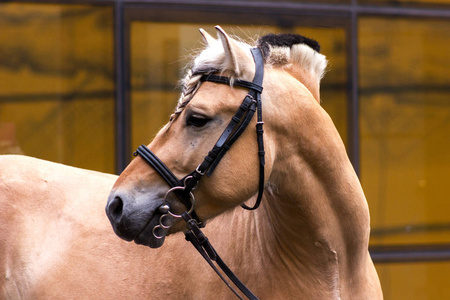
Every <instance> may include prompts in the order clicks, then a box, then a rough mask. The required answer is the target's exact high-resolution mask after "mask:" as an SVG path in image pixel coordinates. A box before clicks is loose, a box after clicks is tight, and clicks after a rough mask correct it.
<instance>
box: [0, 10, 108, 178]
mask: <svg viewBox="0 0 450 300" xmlns="http://www.w3.org/2000/svg"><path fill="white" fill-rule="evenodd" d="M112 19H113V11H112V9H111V8H109V7H105V6H102V7H94V6H87V5H49V4H22V3H12V4H0V85H1V88H0V153H3V154H4V153H22V154H26V155H30V156H35V157H38V158H42V159H46V160H51V161H56V162H61V163H65V164H69V165H73V166H78V167H83V168H89V169H95V170H99V171H106V172H114V151H113V149H114V76H113V67H114V66H113V62H114V57H113V50H114V48H113V24H112ZM104 149H108V151H104ZM99 153H101V155H97V154H99Z"/></svg>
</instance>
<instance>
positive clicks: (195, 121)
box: [186, 114, 211, 127]
mask: <svg viewBox="0 0 450 300" xmlns="http://www.w3.org/2000/svg"><path fill="white" fill-rule="evenodd" d="M209 121H211V119H209V118H207V117H205V116H202V115H196V114H192V115H190V116H188V117H187V119H186V125H188V126H189V125H190V126H195V127H203V126H205V125H206V123H208V122H209Z"/></svg>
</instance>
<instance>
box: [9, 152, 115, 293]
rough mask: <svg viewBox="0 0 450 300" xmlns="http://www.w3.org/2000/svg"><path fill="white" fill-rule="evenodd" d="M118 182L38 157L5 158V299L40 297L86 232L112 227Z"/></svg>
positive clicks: (95, 232) (68, 260) (68, 261)
mask: <svg viewBox="0 0 450 300" xmlns="http://www.w3.org/2000/svg"><path fill="white" fill-rule="evenodd" d="M114 181H115V176H112V175H106V174H102V173H98V172H93V171H87V170H82V169H78V168H73V167H68V166H65V165H61V164H57V163H52V162H48V161H43V160H39V159H35V158H30V157H25V156H16V155H4V156H0V299H4V298H6V299H21V298H22V299H23V298H39V294H36V293H38V292H37V291H39V288H40V287H39V286H40V285H42V282H43V280H42V279H43V278H46V277H49V276H58V274H54V275H52V274H51V273H52V272H54V270H57V269H58V268H59V269H61V266H63V265H67V264H69V263H70V259H69V258H68V256H69V255H72V254H70V253H71V249H73V248H74V247H78V246H79V245H77V244H76V241H77V240H80V239H79V236H80V235H86V236H87V235H89V234H93V235H101V234H102V233H109V232H110V231H111V230H110V228H109V226H107V225H108V224H107V220H106V216H105V215H104V210H103V206H104V202H105V199H106V197H107V195H108V193H109V190H110V189H111V187H112V185H113V183H114ZM93 228H95V230H93ZM107 235H108V234H107ZM94 240H95V237H94V238H86V239H83V241H84V242H86V243H88V245H85V247H94V246H95V245H89V243H90V242H93V241H94ZM91 249H92V248H91ZM72 256H73V255H72ZM59 275H61V274H59Z"/></svg>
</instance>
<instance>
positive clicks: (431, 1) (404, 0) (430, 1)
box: [359, 0, 450, 6]
mask: <svg viewBox="0 0 450 300" xmlns="http://www.w3.org/2000/svg"><path fill="white" fill-rule="evenodd" d="M359 2H361V3H372V4H375V3H376V4H384V5H392V6H399V5H402V4H421V5H422V4H424V5H427V6H430V5H434V6H436V4H437V5H439V6H441V5H448V4H450V1H448V0H359Z"/></svg>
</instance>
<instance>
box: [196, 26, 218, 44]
mask: <svg viewBox="0 0 450 300" xmlns="http://www.w3.org/2000/svg"><path fill="white" fill-rule="evenodd" d="M199 31H200V33H201V35H202V38H203V41H204V42H205V44H206V45H212V44H213V43H215V42H217V40H216V39H215V38H213V37H212V36H211V35H209V33H208V32H206V31H205V30H204V29H203V28H200V29H199Z"/></svg>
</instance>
